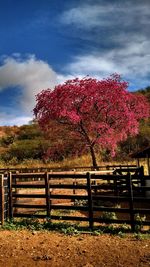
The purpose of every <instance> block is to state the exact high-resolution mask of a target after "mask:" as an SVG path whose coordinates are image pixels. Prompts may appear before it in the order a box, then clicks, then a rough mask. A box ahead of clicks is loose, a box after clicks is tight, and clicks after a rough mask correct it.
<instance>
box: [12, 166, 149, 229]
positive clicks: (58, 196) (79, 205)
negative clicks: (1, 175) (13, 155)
mask: <svg viewBox="0 0 150 267" xmlns="http://www.w3.org/2000/svg"><path fill="white" fill-rule="evenodd" d="M147 180H150V176H144V175H143V173H142V172H141V170H140V171H139V169H137V168H134V167H133V168H132V169H130V172H129V169H126V168H122V173H121V174H119V173H118V174H117V170H116V172H115V174H105V175H104V174H101V172H98V171H97V172H75V171H73V172H72V171H70V172H49V173H48V172H45V173H44V172H42V173H9V174H8V181H9V219H13V218H16V217H17V218H18V217H19V218H21V217H25V218H32V217H35V218H43V219H49V220H51V221H53V220H63V221H64V220H65V221H66V220H67V221H83V222H88V224H89V226H90V228H93V226H94V225H95V224H97V223H107V224H108V223H109V224H110V223H115V224H125V223H126V224H129V225H131V229H132V230H133V231H134V230H135V227H136V225H137V224H141V222H142V225H150V197H149V196H148V194H147V192H150V187H148V186H146V181H147ZM114 214H115V215H116V217H115V216H114ZM112 215H113V216H112ZM139 218H140V219H139Z"/></svg>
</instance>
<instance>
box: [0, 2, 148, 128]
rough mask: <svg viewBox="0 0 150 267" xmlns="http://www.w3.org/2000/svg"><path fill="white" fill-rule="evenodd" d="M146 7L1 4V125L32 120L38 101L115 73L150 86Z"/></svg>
mask: <svg viewBox="0 0 150 267" xmlns="http://www.w3.org/2000/svg"><path fill="white" fill-rule="evenodd" d="M149 10H150V1H149V0H142V1H141V0H126V1H122V0H107V1H106V0H81V1H80V0H43V1H41V0H26V1H24V0H0V125H21V124H25V123H28V121H30V120H32V118H33V115H32V110H33V107H34V105H35V95H36V94H37V93H38V92H40V91H41V90H42V89H46V88H48V87H50V88H54V86H55V85H56V84H59V83H63V82H64V81H65V80H67V79H70V78H73V77H85V76H86V75H90V76H93V77H96V78H98V79H101V78H104V77H107V76H109V75H110V74H112V73H114V72H117V73H119V74H121V76H122V77H123V79H125V80H127V81H129V90H137V89H139V88H145V87H146V86H149V85H150V30H149V29H150V12H149Z"/></svg>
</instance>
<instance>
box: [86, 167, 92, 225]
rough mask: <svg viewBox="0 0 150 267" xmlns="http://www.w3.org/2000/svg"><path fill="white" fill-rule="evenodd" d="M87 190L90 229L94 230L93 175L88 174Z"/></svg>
mask: <svg viewBox="0 0 150 267" xmlns="http://www.w3.org/2000/svg"><path fill="white" fill-rule="evenodd" d="M87 190H88V207H89V227H90V228H91V229H93V201H92V190H91V174H90V173H89V172H87Z"/></svg>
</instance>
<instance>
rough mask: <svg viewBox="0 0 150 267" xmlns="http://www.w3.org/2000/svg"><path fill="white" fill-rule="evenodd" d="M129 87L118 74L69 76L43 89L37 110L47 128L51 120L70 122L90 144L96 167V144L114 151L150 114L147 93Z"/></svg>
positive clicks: (83, 140)
mask: <svg viewBox="0 0 150 267" xmlns="http://www.w3.org/2000/svg"><path fill="white" fill-rule="evenodd" d="M127 87H128V83H127V82H126V81H123V80H121V78H120V76H119V75H117V74H114V75H112V76H110V77H109V78H107V79H103V80H96V79H93V78H89V77H87V78H84V79H78V78H76V79H73V80H68V81H66V82H65V83H64V84H62V85H58V86H56V87H55V88H54V90H51V89H47V90H43V91H42V92H41V93H39V94H38V95H37V97H36V101H37V103H36V106H35V108H34V114H35V116H36V118H37V121H38V123H39V124H40V126H41V127H42V129H43V130H44V131H47V130H48V128H49V122H50V121H51V120H55V121H57V122H58V123H60V124H64V125H68V127H69V128H70V130H71V132H73V133H76V134H77V135H79V136H80V137H81V139H82V142H84V144H85V146H87V147H88V148H89V151H90V154H91V158H92V163H93V166H94V167H96V166H97V162H96V155H95V147H96V145H99V147H100V148H101V149H103V148H107V149H108V150H110V151H111V154H112V155H114V154H115V150H116V148H117V145H118V143H119V142H121V141H123V140H126V139H127V137H128V136H129V135H131V136H133V135H136V134H137V133H138V129H139V121H140V120H141V119H144V118H147V117H149V110H150V109H149V104H148V102H147V101H146V99H145V97H143V96H142V95H137V94H133V93H130V92H128V91H127ZM68 138H69V136H68Z"/></svg>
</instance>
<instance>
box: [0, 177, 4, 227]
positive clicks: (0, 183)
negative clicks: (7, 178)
mask: <svg viewBox="0 0 150 267" xmlns="http://www.w3.org/2000/svg"><path fill="white" fill-rule="evenodd" d="M0 221H1V224H2V225H3V224H4V175H3V174H1V177H0Z"/></svg>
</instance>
